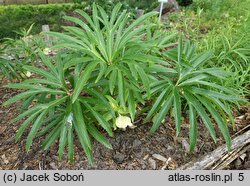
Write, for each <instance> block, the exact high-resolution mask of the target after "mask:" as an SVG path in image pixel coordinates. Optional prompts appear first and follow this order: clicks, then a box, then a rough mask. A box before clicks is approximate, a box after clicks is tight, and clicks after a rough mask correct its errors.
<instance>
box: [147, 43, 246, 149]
mask: <svg viewBox="0 0 250 186" xmlns="http://www.w3.org/2000/svg"><path fill="white" fill-rule="evenodd" d="M180 45H182V41H181V39H180V40H179V45H178V47H177V48H176V49H172V51H170V52H168V51H167V53H166V55H165V54H164V57H167V58H168V59H169V60H172V62H171V63H173V64H175V69H176V72H177V73H178V76H172V77H171V76H169V74H168V72H167V71H164V70H160V72H161V73H157V74H156V73H154V74H153V75H154V76H155V77H156V78H155V79H154V81H155V82H153V83H151V94H153V95H154V96H156V98H155V100H154V103H153V106H152V108H151V110H150V111H149V112H148V115H147V117H146V119H145V121H148V120H149V119H150V118H152V117H153V116H154V119H153V126H152V128H151V132H154V131H156V130H157V128H158V127H159V126H160V124H161V122H162V120H163V119H164V117H165V116H166V114H168V113H169V112H170V111H169V110H170V108H171V107H173V109H172V110H173V114H174V120H175V126H176V134H177V135H178V134H179V132H180V129H181V117H182V112H183V111H185V109H186V107H185V106H184V107H182V104H185V105H188V109H189V124H190V131H189V140H190V151H192V150H193V149H194V148H195V145H196V143H197V132H198V128H197V119H198V117H199V118H201V119H202V121H203V123H204V125H205V126H206V128H207V129H208V131H209V133H210V135H211V137H212V139H213V140H214V141H215V142H216V132H215V129H214V123H213V121H214V122H215V124H217V125H218V127H219V129H220V131H221V133H222V135H223V137H224V139H225V141H226V144H227V147H228V150H230V148H231V138H230V134H229V130H228V126H227V118H226V115H227V116H228V117H229V119H230V121H231V123H232V124H233V126H234V121H233V117H232V111H231V110H230V107H229V106H228V105H230V104H231V105H232V104H237V103H238V102H242V101H245V100H244V99H243V98H240V96H239V94H238V91H237V90H234V89H232V88H227V87H224V86H222V85H221V84H223V81H224V80H225V77H227V76H228V73H227V72H225V71H222V70H221V69H218V68H203V65H204V64H205V62H206V61H208V60H209V59H210V58H211V55H212V54H211V53H210V52H207V53H202V54H197V53H196V52H195V47H194V46H193V45H191V44H190V43H189V42H188V43H187V44H186V45H185V47H184V48H183V47H182V46H180ZM160 66H161V68H166V69H167V67H166V66H164V65H160ZM158 68H160V67H158ZM176 77H177V78H176ZM166 87H168V88H167V90H166Z"/></svg>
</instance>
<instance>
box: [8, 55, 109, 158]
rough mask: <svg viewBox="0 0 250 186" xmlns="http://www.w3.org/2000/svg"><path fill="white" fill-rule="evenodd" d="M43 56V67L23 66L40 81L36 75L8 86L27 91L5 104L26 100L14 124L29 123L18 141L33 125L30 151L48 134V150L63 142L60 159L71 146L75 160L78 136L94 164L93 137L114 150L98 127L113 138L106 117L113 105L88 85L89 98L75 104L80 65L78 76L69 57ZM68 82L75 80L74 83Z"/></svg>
mask: <svg viewBox="0 0 250 186" xmlns="http://www.w3.org/2000/svg"><path fill="white" fill-rule="evenodd" d="M39 55H40V58H41V59H42V60H41V62H42V64H41V65H42V67H43V68H37V67H33V66H30V65H27V66H24V67H23V68H24V69H26V70H28V71H30V72H32V74H33V75H34V76H35V74H36V75H39V78H36V77H33V76H32V77H33V78H31V79H28V80H25V81H23V82H22V83H19V84H9V85H7V86H6V87H9V88H18V89H24V90H26V91H24V92H22V93H20V94H18V95H17V96H15V97H13V98H11V99H9V100H8V101H7V102H5V103H4V105H8V104H11V103H13V102H16V101H18V100H23V102H22V110H23V112H22V113H20V115H19V116H18V117H16V118H15V119H14V121H13V122H16V121H19V120H21V119H23V118H26V120H25V121H24V122H23V123H22V125H21V127H20V128H19V130H18V132H17V135H16V140H19V139H20V137H21V136H22V134H23V132H24V131H25V129H26V128H28V127H29V125H30V124H31V123H32V126H31V129H30V133H29V135H28V137H27V141H26V150H27V151H28V150H29V149H30V147H31V144H32V141H33V139H34V138H35V137H39V136H42V135H46V138H45V139H44V141H43V143H42V147H43V148H44V149H48V148H49V147H50V146H52V145H53V144H54V143H55V142H56V140H57V139H59V150H58V154H59V157H60V158H61V157H62V154H63V151H64V149H65V148H66V146H67V147H68V148H67V149H68V157H69V159H70V160H73V141H74V140H75V139H74V133H76V136H77V137H78V140H79V141H80V143H81V144H82V147H83V149H84V151H85V153H86V155H87V157H88V159H89V161H90V162H92V152H91V148H92V145H91V139H90V137H93V138H94V139H96V140H97V141H99V142H100V143H102V144H103V145H105V146H106V147H108V148H111V145H110V144H109V143H108V141H107V140H106V139H105V138H104V137H103V136H102V135H101V133H100V132H99V131H98V128H99V127H101V128H104V129H105V130H106V131H107V132H108V134H109V135H110V136H112V135H113V133H112V130H111V125H110V124H109V123H108V122H107V121H106V120H105V118H104V116H103V115H105V114H112V112H111V110H112V109H111V107H110V104H109V103H108V102H107V101H106V100H105V97H104V96H103V95H101V94H100V93H97V92H96V91H95V90H92V89H91V88H90V87H88V86H84V90H82V92H84V94H85V96H84V95H82V94H81V95H78V96H77V97H76V98H75V100H74V102H73V101H72V94H74V93H75V91H76V89H78V81H76V80H77V79H78V77H79V74H78V73H77V71H78V70H79V68H80V66H79V65H78V67H79V68H76V69H75V71H76V73H75V74H72V75H71V74H69V73H68V69H65V66H68V61H69V58H68V57H62V56H61V54H60V53H59V54H58V55H57V56H56V57H55V58H54V59H51V58H49V57H47V56H45V55H44V54H43V53H42V52H39ZM54 61H55V63H54ZM93 66H95V64H94V63H91V64H90V65H88V67H86V68H85V69H84V70H83V72H82V74H84V75H83V76H82V78H83V79H84V82H85V84H86V82H87V81H88V80H89V79H90V78H91V72H92V70H91V68H92V69H93ZM68 79H73V80H74V81H73V82H72V83H71V82H70V81H69V80H68ZM81 82H82V83H84V82H83V81H81ZM30 105H32V107H30ZM100 108H104V109H100ZM94 121H96V122H94ZM97 123H99V124H97Z"/></svg>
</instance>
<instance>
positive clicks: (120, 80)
mask: <svg viewBox="0 0 250 186" xmlns="http://www.w3.org/2000/svg"><path fill="white" fill-rule="evenodd" d="M124 91H125V87H124V82H123V76H122V73H121V71H120V70H118V97H119V100H120V104H121V106H122V107H123V108H124V109H125V108H126V106H125V99H124Z"/></svg>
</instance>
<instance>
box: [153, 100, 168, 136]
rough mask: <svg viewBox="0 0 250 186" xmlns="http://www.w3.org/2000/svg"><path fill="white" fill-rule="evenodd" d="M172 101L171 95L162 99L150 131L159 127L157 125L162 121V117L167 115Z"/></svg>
mask: <svg viewBox="0 0 250 186" xmlns="http://www.w3.org/2000/svg"><path fill="white" fill-rule="evenodd" d="M172 102H173V96H171V97H168V99H167V100H165V101H164V103H163V105H162V107H161V110H160V112H159V113H158V114H157V115H156V120H155V122H154V124H153V126H152V127H151V129H150V133H153V132H155V131H156V130H157V129H158V128H159V126H160V124H161V123H162V121H163V119H164V117H166V115H167V113H168V111H169V109H170V107H171V105H172Z"/></svg>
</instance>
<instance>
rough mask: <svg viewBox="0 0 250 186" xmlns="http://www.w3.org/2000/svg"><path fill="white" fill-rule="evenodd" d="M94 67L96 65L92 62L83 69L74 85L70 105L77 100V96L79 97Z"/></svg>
mask: <svg viewBox="0 0 250 186" xmlns="http://www.w3.org/2000/svg"><path fill="white" fill-rule="evenodd" d="M96 65H97V63H94V62H92V63H90V64H88V65H87V67H86V68H85V69H84V71H83V72H82V73H81V76H80V77H79V79H78V81H77V82H76V85H75V90H74V93H73V96H72V103H74V102H75V101H76V100H77V98H78V96H79V95H80V93H81V91H82V89H83V88H84V86H85V85H86V83H87V81H88V80H89V78H90V76H91V74H92V72H93V70H94V69H95V67H96Z"/></svg>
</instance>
